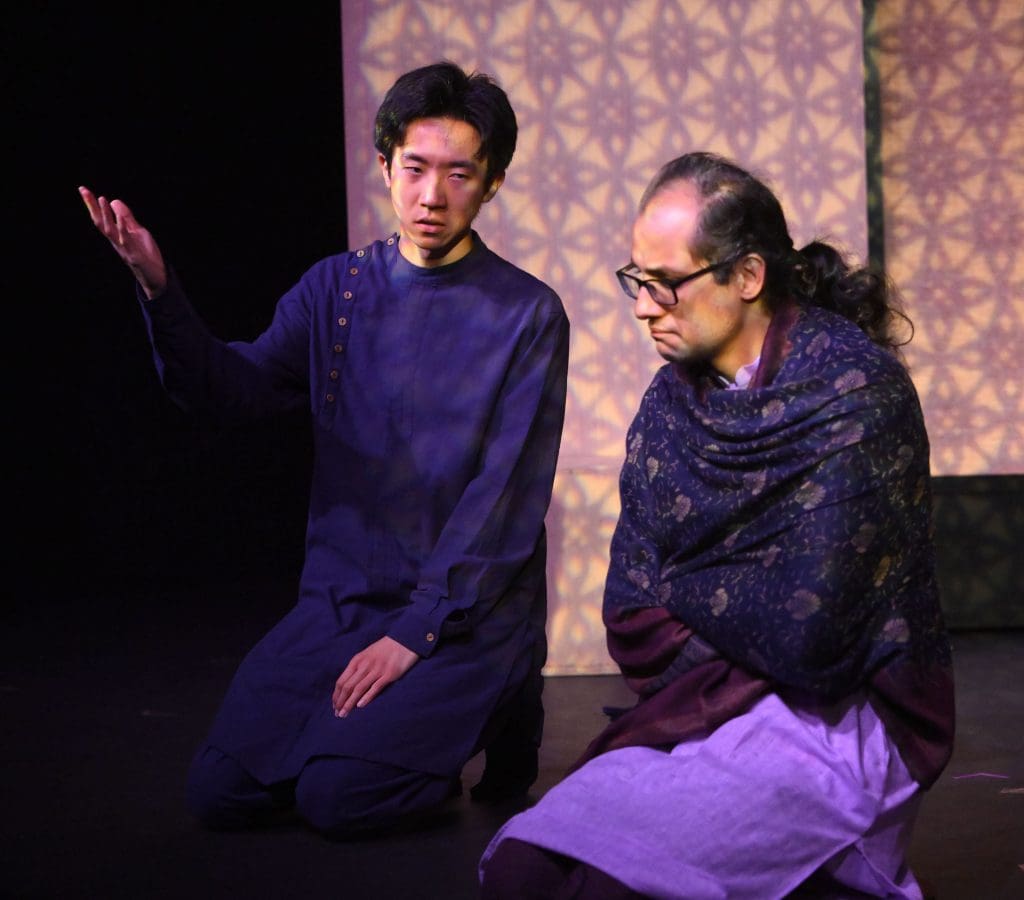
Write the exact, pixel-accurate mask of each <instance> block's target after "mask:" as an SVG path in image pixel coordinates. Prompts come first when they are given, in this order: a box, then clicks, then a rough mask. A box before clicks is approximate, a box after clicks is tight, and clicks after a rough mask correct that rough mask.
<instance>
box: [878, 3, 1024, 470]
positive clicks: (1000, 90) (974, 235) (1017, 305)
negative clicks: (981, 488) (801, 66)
mask: <svg viewBox="0 0 1024 900" xmlns="http://www.w3.org/2000/svg"><path fill="white" fill-rule="evenodd" d="M876 21H877V26H878V32H877V34H878V38H877V43H878V48H879V57H878V69H879V77H880V82H881V103H882V109H881V113H882V197H883V209H884V215H885V236H886V239H885V254H886V264H887V266H888V268H889V271H890V273H891V274H892V275H893V277H894V278H895V279H896V281H897V283H898V284H899V285H900V286H901V287H902V289H903V293H904V297H905V300H906V304H907V311H908V312H909V313H910V315H911V318H913V320H914V323H915V326H916V335H915V338H914V341H913V342H912V343H911V345H910V346H909V347H908V350H907V359H908V362H909V363H910V365H911V371H912V372H913V375H914V381H915V383H916V384H917V387H918V390H919V392H920V394H921V402H922V405H923V406H924V411H925V419H926V422H927V424H928V432H929V435H930V436H931V441H932V470H933V472H934V473H935V474H937V475H970V474H1007V473H1013V472H1017V473H1020V472H1024V366H1022V365H1021V359H1022V358H1024V350H1022V348H1024V220H1022V217H1021V210H1022V206H1024V203H1022V201H1024V117H1022V112H1024V4H1021V3H1020V0H1002V2H991V0H989V2H981V0H979V2H976V3H953V2H936V0H916V2H914V3H886V2H881V3H879V4H878V10H877V14H876Z"/></svg>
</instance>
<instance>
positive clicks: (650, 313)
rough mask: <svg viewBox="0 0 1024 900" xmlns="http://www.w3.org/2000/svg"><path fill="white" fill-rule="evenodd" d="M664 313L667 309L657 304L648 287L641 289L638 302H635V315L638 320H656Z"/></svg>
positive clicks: (637, 297) (637, 298) (637, 296)
mask: <svg viewBox="0 0 1024 900" xmlns="http://www.w3.org/2000/svg"><path fill="white" fill-rule="evenodd" d="M663 312H665V307H664V306H662V305H661V304H659V303H655V302H654V298H653V297H652V296H651V292H650V291H649V290H647V288H646V287H641V288H640V292H639V293H638V294H637V295H636V300H634V301H633V315H634V316H636V317H637V318H638V319H656V318H657V317H658V316H660V315H661V314H662V313H663Z"/></svg>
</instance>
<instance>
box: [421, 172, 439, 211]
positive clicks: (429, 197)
mask: <svg viewBox="0 0 1024 900" xmlns="http://www.w3.org/2000/svg"><path fill="white" fill-rule="evenodd" d="M420 203H421V204H423V205H424V206H428V207H437V206H444V180H443V179H442V177H441V176H438V177H437V178H427V179H425V180H424V182H423V192H422V193H421V194H420Z"/></svg>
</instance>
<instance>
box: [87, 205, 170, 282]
mask: <svg viewBox="0 0 1024 900" xmlns="http://www.w3.org/2000/svg"><path fill="white" fill-rule="evenodd" d="M78 193H79V194H80V195H81V197H82V200H83V201H84V202H85V207H86V209H88V210H89V216H90V218H92V224H93V225H95V226H96V228H97V229H98V230H99V231H100V233H101V234H102V235H103V236H104V237H105V238H106V239H107V240H108V241H110V244H111V246H112V247H113V248H114V250H116V251H117V255H118V256H120V257H121V259H122V260H123V261H124V263H125V265H127V266H128V268H129V269H131V270H132V273H133V274H134V275H135V278H136V280H137V281H138V282H139V284H140V285H141V287H142V290H143V291H144V292H145V294H146V296H147V297H149V298H150V299H152V298H153V297H155V296H156V295H157V294H160V293H162V292H163V290H164V288H166V287H167V267H166V266H165V265H164V257H163V254H162V253H161V252H160V248H159V247H158V246H157V243H156V241H155V240H154V239H153V235H152V234H150V233H149V230H148V229H146V228H144V227H143V226H142V225H140V224H139V223H138V222H137V221H136V219H135V216H134V215H132V211H131V210H130V209H129V208H128V206H127V204H125V203H123V202H122V201H121V200H111V201H108V200H107V198H106V197H97V196H96V195H95V194H93V192H92V191H90V190H89V189H88V188H87V187H80V188H79V189H78Z"/></svg>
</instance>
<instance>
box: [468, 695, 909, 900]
mask: <svg viewBox="0 0 1024 900" xmlns="http://www.w3.org/2000/svg"><path fill="white" fill-rule="evenodd" d="M919 799H920V797H919V786H918V785H917V783H916V782H914V780H913V779H912V778H911V777H910V775H909V774H908V772H907V769H906V767H905V766H904V764H903V762H902V760H901V759H900V758H899V755H898V753H897V751H896V748H895V745H894V744H893V742H892V741H891V740H890V739H889V737H888V736H887V735H886V733H885V729H884V727H883V726H882V723H881V722H880V721H879V719H878V717H877V716H876V715H875V713H874V711H873V710H872V709H871V706H870V705H869V704H868V702H867V701H866V700H865V698H864V697H863V696H857V697H855V698H853V699H851V700H846V701H844V702H842V703H840V704H837V705H835V706H828V707H820V706H819V707H814V708H808V707H807V706H802V707H801V706H796V705H794V704H790V703H787V702H785V701H784V700H783V699H782V698H781V697H780V696H779V695H778V694H769V695H768V696H766V697H764V698H762V699H761V700H760V701H759V702H758V703H756V704H755V705H754V706H753V707H752V708H751V710H750V711H749V712H747V713H746V714H744V715H741V716H738V717H736V718H735V719H733V720H731V721H729V722H727V723H726V724H724V725H722V726H721V727H719V728H718V729H717V730H716V731H714V732H713V733H712V734H710V735H709V736H707V737H703V738H696V739H692V740H687V741H683V742H682V743H680V744H678V745H677V746H676V747H675V748H674V749H673V750H672V751H671V753H665V752H662V751H659V750H653V749H651V748H648V747H627V748H624V749H620V750H613V751H610V752H608V753H605V754H602V755H601V756H598V757H596V758H595V759H593V760H591V761H590V762H588V763H587V764H586V765H584V766H583V767H582V768H581V769H579V770H578V771H576V772H574V773H573V774H571V775H570V776H568V777H567V778H566V779H565V780H564V781H562V782H561V783H560V784H558V785H556V786H555V787H553V788H552V789H551V790H550V791H548V793H547V794H546V795H545V796H544V797H543V798H542V799H541V800H540V801H539V802H538V803H537V805H536V806H534V807H532V808H531V809H528V810H526V811H525V812H522V813H520V814H518V815H516V816H514V817H513V818H511V819H510V820H509V821H508V822H506V823H505V825H504V826H502V828H501V829H500V830H499V831H498V833H497V834H496V835H495V836H494V838H493V839H492V840H491V843H490V845H489V846H488V847H487V849H486V850H485V851H484V854H483V856H482V858H481V860H480V871H481V873H482V872H483V870H484V869H485V868H486V866H487V860H488V859H489V858H490V856H491V854H492V853H493V852H494V850H495V849H496V847H497V845H498V844H499V843H500V842H501V841H503V840H504V839H505V838H517V839H519V840H521V841H527V842H529V843H532V844H536V845H538V846H540V847H544V848H546V849H549V850H553V851H555V852H557V853H562V854H564V855H566V856H570V857H572V858H574V859H578V860H581V861H583V862H586V863H589V864H590V865H593V866H596V867H597V868H600V869H602V870H603V871H605V872H607V873H608V874H610V875H612V876H613V877H615V878H617V879H618V880H619V881H621V882H623V883H624V884H626V885H628V886H629V887H631V888H633V889H634V890H636V891H639V892H641V893H644V894H647V895H649V896H651V897H655V898H665V900H668V898H673V900H683V898H685V900H702V898H726V897H728V898H729V900H740V898H751V900H769V898H774V897H784V896H785V895H786V894H788V893H789V892H791V891H792V890H794V889H795V888H796V887H798V886H799V885H800V884H801V883H802V882H803V881H804V880H806V879H807V878H808V877H809V876H810V875H811V874H812V873H813V872H815V871H816V870H817V869H819V868H822V867H824V868H826V869H827V870H828V871H829V872H830V873H831V875H832V877H833V878H834V879H835V880H836V881H838V882H840V883H841V884H844V885H847V886H849V887H850V888H855V889H856V890H859V891H863V892H865V893H867V894H871V895H877V896H888V897H906V898H914V900H920V898H921V891H920V888H919V887H918V885H917V882H916V880H915V879H914V876H913V874H912V873H911V872H910V870H909V869H908V867H907V865H906V861H905V852H906V847H907V843H908V841H909V838H910V830H911V827H912V825H913V821H914V817H915V815H916V812H917V807H918V802H919Z"/></svg>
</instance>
